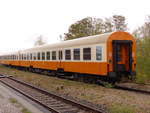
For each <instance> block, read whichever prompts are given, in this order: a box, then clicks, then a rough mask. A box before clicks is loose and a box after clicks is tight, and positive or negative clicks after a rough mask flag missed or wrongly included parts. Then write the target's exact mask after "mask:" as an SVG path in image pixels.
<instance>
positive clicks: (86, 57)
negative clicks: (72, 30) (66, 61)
mask: <svg viewBox="0 0 150 113" xmlns="http://www.w3.org/2000/svg"><path fill="white" fill-rule="evenodd" d="M86 49H89V50H90V52H89V53H88V52H87V50H86ZM83 60H89V61H90V60H92V47H84V48H83Z"/></svg>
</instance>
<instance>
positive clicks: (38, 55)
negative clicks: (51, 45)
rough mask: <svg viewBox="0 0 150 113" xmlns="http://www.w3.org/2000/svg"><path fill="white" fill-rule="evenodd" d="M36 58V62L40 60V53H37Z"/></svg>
mask: <svg viewBox="0 0 150 113" xmlns="http://www.w3.org/2000/svg"><path fill="white" fill-rule="evenodd" d="M37 57H38V60H40V52H38V54H37Z"/></svg>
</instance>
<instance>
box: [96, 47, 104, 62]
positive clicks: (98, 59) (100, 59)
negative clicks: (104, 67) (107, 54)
mask: <svg viewBox="0 0 150 113" xmlns="http://www.w3.org/2000/svg"><path fill="white" fill-rule="evenodd" d="M98 48H100V49H99V50H100V51H99V53H98ZM98 55H99V56H100V58H99V56H98ZM102 59H103V47H102V46H96V61H102Z"/></svg>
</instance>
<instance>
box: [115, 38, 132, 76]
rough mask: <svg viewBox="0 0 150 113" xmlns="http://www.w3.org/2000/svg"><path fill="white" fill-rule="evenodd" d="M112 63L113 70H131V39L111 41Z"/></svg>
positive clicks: (128, 71)
mask: <svg viewBox="0 0 150 113" xmlns="http://www.w3.org/2000/svg"><path fill="white" fill-rule="evenodd" d="M113 65H114V71H115V72H117V73H118V72H119V73H120V72H121V73H130V72H132V41H130V40H114V41H113Z"/></svg>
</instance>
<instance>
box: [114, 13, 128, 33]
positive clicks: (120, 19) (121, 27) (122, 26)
mask: <svg viewBox="0 0 150 113" xmlns="http://www.w3.org/2000/svg"><path fill="white" fill-rule="evenodd" d="M125 20H126V18H125V17H124V16H121V15H113V24H114V27H115V31H126V30H127V24H126V23H125Z"/></svg>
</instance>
